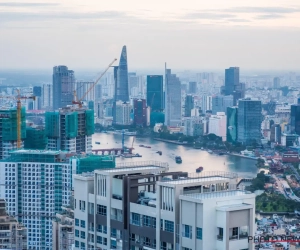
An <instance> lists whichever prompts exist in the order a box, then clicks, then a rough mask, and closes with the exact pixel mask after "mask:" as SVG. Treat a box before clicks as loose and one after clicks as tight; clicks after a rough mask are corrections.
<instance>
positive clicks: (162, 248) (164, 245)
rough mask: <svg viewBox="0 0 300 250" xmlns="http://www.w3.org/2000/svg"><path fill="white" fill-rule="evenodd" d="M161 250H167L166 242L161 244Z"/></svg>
mask: <svg viewBox="0 0 300 250" xmlns="http://www.w3.org/2000/svg"><path fill="white" fill-rule="evenodd" d="M160 250H167V242H164V241H161V242H160Z"/></svg>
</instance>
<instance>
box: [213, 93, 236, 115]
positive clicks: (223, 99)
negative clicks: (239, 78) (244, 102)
mask: <svg viewBox="0 0 300 250" xmlns="http://www.w3.org/2000/svg"><path fill="white" fill-rule="evenodd" d="M232 106H233V96H232V95H228V96H223V95H216V96H213V97H212V109H211V111H212V114H213V115H216V114H217V112H225V113H226V112H227V108H228V107H232Z"/></svg>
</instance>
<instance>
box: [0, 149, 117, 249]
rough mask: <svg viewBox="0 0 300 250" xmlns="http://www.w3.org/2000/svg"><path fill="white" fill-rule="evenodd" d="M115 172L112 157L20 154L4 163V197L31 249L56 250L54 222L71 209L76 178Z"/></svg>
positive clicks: (0, 167) (0, 172)
mask: <svg viewBox="0 0 300 250" xmlns="http://www.w3.org/2000/svg"><path fill="white" fill-rule="evenodd" d="M103 167H104V168H114V167H115V160H114V158H113V157H111V156H105V157H102V156H95V155H94V156H78V155H75V154H74V155H73V154H70V153H66V152H61V151H46V150H43V151H42V150H24V149H22V150H17V151H14V152H12V153H11V156H10V157H9V158H8V159H6V160H5V161H1V162H0V182H1V183H5V185H4V186H1V187H0V197H5V199H6V201H7V212H8V214H9V215H11V216H15V217H16V218H17V219H18V221H19V222H21V223H22V224H23V225H24V226H25V227H26V228H27V232H28V244H27V248H28V249H32V250H33V249H34V250H52V249H55V248H53V246H52V243H53V241H52V219H53V218H54V217H55V215H56V213H58V212H61V211H62V206H63V207H68V206H69V205H70V197H71V196H72V190H73V188H74V187H73V184H74V181H73V174H76V173H82V172H90V171H94V170H95V169H99V168H103Z"/></svg>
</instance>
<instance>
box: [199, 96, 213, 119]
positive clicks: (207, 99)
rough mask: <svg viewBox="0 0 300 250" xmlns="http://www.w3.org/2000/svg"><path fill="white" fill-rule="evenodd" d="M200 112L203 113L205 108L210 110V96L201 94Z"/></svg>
mask: <svg viewBox="0 0 300 250" xmlns="http://www.w3.org/2000/svg"><path fill="white" fill-rule="evenodd" d="M201 109H202V112H203V113H204V114H205V112H206V111H207V110H212V96H208V95H206V94H204V95H203V96H202V106H201Z"/></svg>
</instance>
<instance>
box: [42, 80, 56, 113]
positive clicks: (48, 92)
mask: <svg viewBox="0 0 300 250" xmlns="http://www.w3.org/2000/svg"><path fill="white" fill-rule="evenodd" d="M52 93H53V86H52V84H49V83H45V84H43V90H42V108H43V109H45V110H51V109H52V107H53V94H52Z"/></svg>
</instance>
